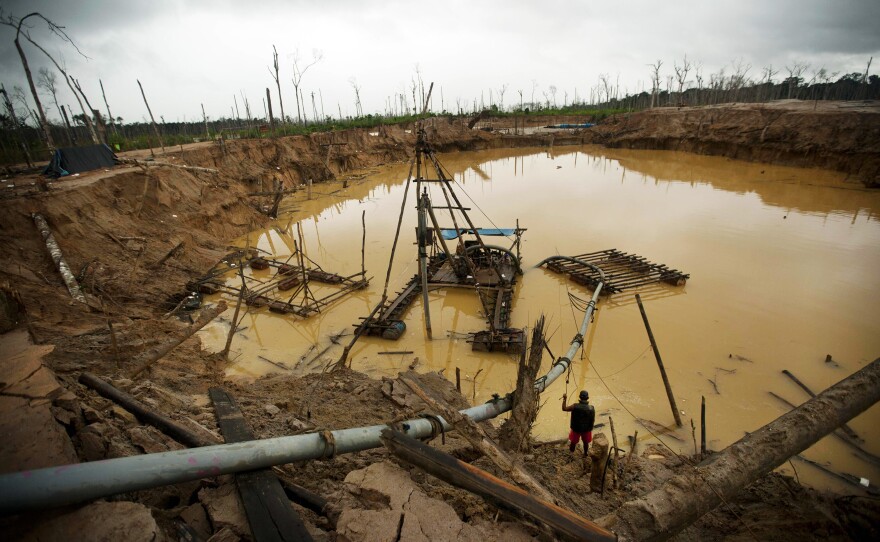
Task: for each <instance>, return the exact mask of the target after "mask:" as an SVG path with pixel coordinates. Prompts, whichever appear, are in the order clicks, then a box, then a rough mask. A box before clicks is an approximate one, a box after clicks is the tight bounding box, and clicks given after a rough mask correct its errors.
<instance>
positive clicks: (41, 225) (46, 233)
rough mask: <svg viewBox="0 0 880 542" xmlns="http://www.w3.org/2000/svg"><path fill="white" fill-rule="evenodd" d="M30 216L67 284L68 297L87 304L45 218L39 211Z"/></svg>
mask: <svg viewBox="0 0 880 542" xmlns="http://www.w3.org/2000/svg"><path fill="white" fill-rule="evenodd" d="M31 217H32V218H33V219H34V224H36V226H37V229H38V230H40V235H42V236H43V242H44V243H45V244H46V249H47V250H48V251H49V255H50V256H51V257H52V261H53V262H54V263H55V268H56V269H58V273H59V274H60V275H61V278H62V279H64V284H66V285H67V291H68V292H70V297H72V298H74V299H76V300H77V301H79V302H80V303H84V304H88V302H87V301H86V296H85V295H83V293H82V290H81V289H80V287H79V283H78V282H77V281H76V277H75V276H73V272H71V270H70V266H69V265H67V260H65V259H64V254H63V253H62V252H61V247H59V246H58V243H57V242H56V241H55V236H54V235H52V230H50V229H49V224H48V223H47V222H46V219H45V218H43V215H41V214H39V213H34V214H33V215H31Z"/></svg>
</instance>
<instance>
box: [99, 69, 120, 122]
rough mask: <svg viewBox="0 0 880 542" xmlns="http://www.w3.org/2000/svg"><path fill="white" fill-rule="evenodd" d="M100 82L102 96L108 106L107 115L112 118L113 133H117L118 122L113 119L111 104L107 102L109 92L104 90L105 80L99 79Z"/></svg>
mask: <svg viewBox="0 0 880 542" xmlns="http://www.w3.org/2000/svg"><path fill="white" fill-rule="evenodd" d="M98 84H99V85H101V96H102V97H103V98H104V106H106V107H107V117H108V118H109V119H110V127H111V128H112V129H113V133H114V134H115V133H116V122H114V120H113V113H111V112H110V104H109V103H107V93H106V92H104V82H103V81H101V80H100V79H98Z"/></svg>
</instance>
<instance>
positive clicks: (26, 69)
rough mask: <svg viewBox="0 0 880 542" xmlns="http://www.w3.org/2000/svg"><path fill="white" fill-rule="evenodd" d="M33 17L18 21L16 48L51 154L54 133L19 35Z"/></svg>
mask: <svg viewBox="0 0 880 542" xmlns="http://www.w3.org/2000/svg"><path fill="white" fill-rule="evenodd" d="M31 15H36V14H35V13H31V14H30V15H26V16H25V17H23V18H22V19H21V20H20V21H18V30H17V31H16V33H15V48H16V49H17V50H18V56H20V57H21V65H22V66H23V67H24V74H25V75H26V76H27V81H28V86H29V87H30V89H31V95H32V96H33V98H34V103H36V104H37V112H38V113H39V115H40V128H41V129H42V130H43V138H44V139H45V140H46V144H47V145H48V146H49V151H50V152H51V151H54V150H55V141H53V140H52V133H51V132H50V131H49V121H48V120H46V113H45V112H44V111H43V104H42V103H40V95H39V94H37V87H36V86H34V78H33V76H32V75H31V68H30V66H28V61H27V57H26V56H24V49H22V48H21V43H20V42H19V41H18V37H19V34H20V33H21V24H22V23H23V22H24V20H25V19H27V18H28V17H30V16H31Z"/></svg>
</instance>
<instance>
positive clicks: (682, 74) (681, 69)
mask: <svg viewBox="0 0 880 542" xmlns="http://www.w3.org/2000/svg"><path fill="white" fill-rule="evenodd" d="M672 69H673V70H674V71H675V79H676V80H677V81H678V99H679V101H681V98H682V94H681V93H682V92H683V91H684V86H685V84H687V76H688V73H689V72H690V71H691V63H690V61H689V60H688V57H687V55H684V60H682V61H681V66H679V65H678V63H677V62H674V61H673V63H672Z"/></svg>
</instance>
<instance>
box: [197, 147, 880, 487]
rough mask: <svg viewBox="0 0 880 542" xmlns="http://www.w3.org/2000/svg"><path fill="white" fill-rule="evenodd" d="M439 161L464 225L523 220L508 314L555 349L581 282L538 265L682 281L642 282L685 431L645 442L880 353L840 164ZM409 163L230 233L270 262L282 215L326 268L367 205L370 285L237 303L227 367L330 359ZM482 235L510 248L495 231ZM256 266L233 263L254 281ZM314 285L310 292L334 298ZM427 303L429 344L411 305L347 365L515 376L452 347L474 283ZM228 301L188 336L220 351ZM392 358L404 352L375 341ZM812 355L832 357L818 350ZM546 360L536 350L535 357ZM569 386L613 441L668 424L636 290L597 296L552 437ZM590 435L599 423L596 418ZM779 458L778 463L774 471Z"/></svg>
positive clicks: (879, 224)
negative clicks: (278, 309)
mask: <svg viewBox="0 0 880 542" xmlns="http://www.w3.org/2000/svg"><path fill="white" fill-rule="evenodd" d="M440 159H441V161H442V163H443V164H444V166H445V167H446V168H447V169H448V170H449V171H450V172H451V173H452V174H454V176H455V179H456V180H457V182H458V183H459V186H458V188H457V190H458V191H459V195H460V197H461V198H462V199H463V200H464V201H463V202H464V204H465V205H467V206H469V207H471V208H472V211H471V216H472V218H473V220H474V221H475V222H476V223H477V224H478V225H481V226H485V227H492V223H494V224H495V225H496V226H498V227H513V226H515V225H516V220H517V219H518V220H519V221H520V225H521V226H522V227H524V228H527V229H528V231H527V232H526V233H525V234H524V237H523V243H522V255H523V268H524V269H525V273H524V275H523V276H522V277H521V278H520V282H519V286H518V287H517V290H516V296H515V302H514V307H513V317H512V324H513V325H514V326H518V327H523V326H530V325H531V324H533V322H534V321H535V319H536V318H537V317H538V316H539V315H540V314H544V315H545V316H546V317H547V321H548V324H547V329H548V331H549V333H550V337H551V338H550V341H549V342H550V347H551V349H552V351H553V352H554V354H555V355H557V356H559V355H561V354H562V353H564V351H565V350H566V348H567V346H568V344H569V342H570V341H571V339H572V336H573V335H574V334H575V333H576V329H577V326H578V324H579V323H580V319H581V315H580V313H577V312H576V311H575V310H574V309H573V308H572V305H571V303H570V302H569V294H572V295H575V296H577V297H579V298H581V299H588V298H589V296H590V292H589V291H588V290H586V289H585V288H584V287H582V286H578V285H576V284H573V283H571V282H569V281H567V280H566V279H564V278H563V277H562V276H560V275H556V274H553V273H551V272H549V271H545V270H543V269H536V268H533V266H534V264H536V263H537V262H539V261H540V260H542V259H543V258H545V257H547V256H551V255H555V254H564V255H574V254H581V253H585V252H592V251H596V250H602V249H607V248H617V249H620V250H623V251H626V252H630V253H636V254H639V255H642V256H645V257H647V258H648V259H650V260H652V261H654V262H658V263H663V264H666V265H668V266H670V267H674V268H677V269H680V270H682V271H684V272H686V273H689V274H690V275H691V278H690V280H689V281H688V283H687V284H686V285H685V286H683V287H672V286H665V285H664V286H654V287H650V288H646V289H644V290H641V292H642V298H643V300H644V302H645V308H646V311H647V314H648V317H649V319H650V323H651V327H652V329H653V332H654V335H655V337H656V339H657V343H658V346H659V349H660V353H661V355H662V358H663V361H664V363H665V365H666V369H667V372H668V374H669V377H670V381H671V385H672V389H673V391H674V393H675V396H676V397H677V401H678V406H679V409H680V410H681V413H682V418H683V420H684V422H685V428H684V429H680V430H678V431H675V432H673V433H672V434H670V435H666V436H664V435H660V438H662V440H663V442H665V443H667V444H668V445H669V446H671V447H672V448H674V449H676V450H678V451H683V452H693V450H694V443H693V440H692V435H691V430H690V421H691V420H692V419H693V420H694V422H695V423H696V425H697V441H699V418H700V401H701V397H702V396H705V398H706V403H707V412H708V414H707V426H708V430H707V434H708V436H707V440H708V444H709V447H710V448H711V449H715V450H720V449H722V448H723V447H724V446H727V445H728V444H730V443H731V442H733V441H735V440H737V439H739V438H741V437H742V436H743V435H744V434H745V432H747V431H751V430H754V429H756V428H758V427H760V426H761V425H763V424H766V423H768V422H770V421H772V420H773V419H775V418H776V417H778V416H779V415H781V414H783V413H784V412H785V411H786V410H787V407H785V406H784V405H783V404H782V403H781V402H779V401H778V400H777V399H776V398H774V397H772V396H771V395H770V394H769V393H768V392H771V391H772V392H774V393H776V394H778V395H780V396H782V397H784V398H786V399H787V400H789V401H790V402H792V403H794V404H800V403H801V402H803V401H804V400H805V399H806V398H807V396H806V394H805V392H803V391H802V390H801V389H800V388H798V387H797V386H796V385H795V384H794V383H793V382H791V381H790V380H788V379H787V378H786V377H785V376H784V375H783V374H782V373H781V371H782V370H783V369H788V370H790V371H791V372H792V373H793V374H795V375H796V376H797V377H799V378H800V379H801V380H802V381H803V382H805V383H806V384H807V385H808V386H810V387H811V388H812V389H813V390H814V391H816V392H818V391H820V390H822V389H824V388H826V387H828V386H830V385H832V384H834V383H835V382H837V381H839V380H840V379H842V378H844V377H846V376H847V375H849V374H851V373H853V372H855V371H856V370H858V369H859V368H861V367H863V366H864V365H866V364H867V363H869V362H871V361H872V360H874V359H875V358H877V357H878V355H880V333H878V323H877V322H878V320H877V307H878V306H880V273H878V272H877V270H878V269H880V220H878V212H880V192H877V191H873V192H872V191H868V190H866V189H863V188H861V186H860V185H857V184H854V183H851V182H847V181H846V180H845V179H844V178H843V176H842V175H841V174H838V173H834V172H829V171H824V170H817V169H801V168H790V167H779V166H770V165H765V164H756V163H748V162H740V161H735V160H730V159H725V158H716V157H706V156H697V155H691V154H685V153H676V152H660V151H622V150H621V151H617V150H613V151H612V150H607V149H600V148H597V147H589V146H586V147H562V148H558V149H554V150H551V151H549V152H547V151H546V150H542V149H518V150H493V151H482V152H472V153H455V154H448V155H441V156H440ZM407 171H408V164H396V165H392V166H387V167H384V168H380V169H375V170H371V171H368V172H366V173H367V177H366V178H364V179H359V180H353V181H351V182H350V184H349V186H348V187H347V188H343V187H342V184H341V183H329V184H321V185H315V187H314V189H313V192H314V193H313V199H312V200H309V201H307V200H306V198H305V193H298V194H296V195H294V196H293V197H290V198H288V199H287V200H285V201H284V203H283V205H282V211H285V210H286V213H285V214H284V215H283V218H282V219H280V220H278V221H277V222H275V223H274V225H273V226H274V227H273V228H269V229H267V230H262V231H256V232H252V233H251V234H250V235H249V236H248V238H247V239H245V238H242V239H238V240H236V241H235V244H237V245H240V246H244V245H245V244H246V243H247V244H249V245H250V246H257V247H259V248H260V249H262V250H264V251H267V252H269V253H272V254H274V255H275V257H276V258H284V257H286V256H288V255H290V254H291V251H292V250H293V246H294V240H295V239H296V238H297V228H296V223H297V222H299V223H300V225H301V228H302V234H303V238H304V242H305V252H306V254H307V255H308V257H309V258H311V259H312V260H314V261H315V262H317V263H318V264H320V265H321V266H322V267H323V268H324V269H325V270H326V271H331V272H336V273H339V274H342V275H350V274H353V273H356V272H358V271H359V270H360V268H361V238H362V226H361V216H362V212H365V221H366V245H365V247H366V250H365V255H364V256H365V257H364V260H365V266H366V269H367V274H368V276H370V277H372V281H371V284H370V286H369V288H368V289H366V290H361V291H357V292H355V293H353V294H351V295H349V296H347V297H346V298H344V299H343V300H342V301H340V302H337V303H335V304H334V305H332V306H330V307H328V308H326V309H325V310H324V311H323V312H322V313H321V314H318V315H317V316H313V317H311V318H309V319H301V318H298V317H295V316H278V315H275V314H272V313H269V312H268V310H267V309H265V308H263V309H251V310H250V311H248V312H247V314H246V315H245V316H244V319H243V323H242V327H243V328H244V329H243V330H242V331H240V332H239V333H238V334H237V335H236V339H235V341H234V342H233V346H232V351H233V352H232V356H231V357H234V358H235V361H234V362H233V363H232V364H231V366H230V367H229V369H228V373H229V375H230V376H240V377H246V378H254V377H259V376H261V375H263V374H266V373H269V372H278V371H279V368H278V367H277V365H275V364H273V363H270V362H269V361H267V360H271V361H272V362H275V363H280V364H283V365H285V366H287V367H290V368H291V371H290V372H291V373H294V374H298V373H303V372H311V371H320V370H321V369H322V368H323V367H324V366H326V365H327V364H328V363H330V362H332V361H335V360H336V359H337V358H338V357H339V354H340V353H341V351H342V346H341V345H343V344H346V343H347V342H348V341H349V339H350V335H351V333H352V330H353V329H354V328H353V325H354V324H356V323H358V322H359V318H360V317H364V316H366V315H367V314H369V312H370V310H371V309H372V307H373V305H374V304H375V303H376V302H377V301H378V300H379V299H380V297H381V294H382V289H383V285H384V280H385V273H386V269H387V266H388V258H389V254H390V249H391V243H392V240H393V235H394V231H395V227H396V223H397V217H398V214H399V212H400V208H401V199H402V197H403V190H404V185H405V183H404V180H405V179H406V176H407ZM465 194H466V195H465ZM438 197H440V196H439V195H438ZM409 199H410V201H408V202H407V203H406V206H405V210H406V213H405V217H404V222H403V226H402V228H401V241H400V243H399V246H398V250H397V256H396V259H395V262H394V265H393V267H392V272H391V281H390V286H389V294H393V293H395V292H397V291H399V290H400V289H401V288H402V287H403V285H404V284H405V283H406V282H407V280H408V279H409V278H410V277H412V276H413V275H414V274H415V273H416V272H417V265H416V260H415V258H416V251H415V245H414V243H413V241H414V229H415V218H416V217H415V200H414V199H413V194H412V192H410V195H409ZM484 215H485V216H484ZM487 216H488V217H489V218H490V219H491V223H490V222H489V219H487V218H486V217H487ZM440 221H441V222H444V223H445V222H449V221H448V220H447V221H444V220H443V218H440ZM444 225H445V224H444ZM448 225H449V226H451V224H448ZM501 239H502V240H503V238H501ZM492 242H493V243H495V244H505V245H508V244H509V242H504V243H503V242H502V241H497V238H493V239H492ZM270 271H271V269H270V270H269V271H253V272H251V271H249V273H252V275H253V277H255V278H257V279H260V280H266V279H268V278H269V277H270V276H271V273H270ZM236 280H237V279H236ZM230 283H232V282H230ZM313 286H314V288H313V293H314V294H315V295H316V297H321V296H322V295H326V293H329V292H332V291H333V289H332V288H331V287H326V286H324V287H320V286H318V285H314V283H313ZM430 308H431V318H432V324H433V340H430V341H429V340H428V339H427V335H426V333H425V328H424V320H423V316H422V305H421V300H420V299H419V300H417V301H416V302H415V303H414V304H413V306H412V309H411V310H410V311H409V313H408V314H407V317H406V325H407V331H406V333H405V334H404V336H403V337H402V338H401V339H400V340H398V341H386V340H382V339H380V338H372V337H370V338H363V339H361V340H360V341H359V342H358V343H357V345H356V346H355V347H354V348H353V350H352V355H351V358H352V360H353V361H352V366H353V368H354V369H355V370H358V371H362V372H365V373H367V374H369V375H371V376H374V377H377V378H378V377H381V376H393V375H396V373H397V372H398V371H400V370H405V369H406V367H407V366H409V365H410V364H412V363H413V362H414V360H417V361H416V365H417V369H418V370H420V371H441V370H442V371H444V373H443V374H445V375H446V376H447V377H448V378H450V379H453V380H454V374H455V368H456V367H459V368H461V371H462V388H463V392H464V393H465V395H468V396H470V397H471V398H472V399H473V402H474V403H475V404H476V403H479V402H483V401H486V400H488V399H490V398H491V396H492V394H493V393H500V394H504V393H507V392H508V391H510V390H511V389H513V387H514V385H515V381H516V367H517V364H516V361H515V359H514V358H513V357H511V356H508V355H505V354H495V353H493V354H486V353H478V352H472V351H471V349H470V345H469V344H468V343H467V342H466V337H465V335H466V334H467V333H468V332H472V331H478V330H482V329H484V328H485V323H484V321H483V319H482V318H481V317H480V314H479V310H480V305H479V301H478V299H477V297H476V295H475V294H474V293H473V292H469V291H461V290H458V291H454V290H443V291H438V292H432V293H431V295H430ZM231 312H232V311H231V310H230V311H228V313H227V314H226V315H224V317H225V320H224V321H219V322H215V323H213V324H211V325H210V326H209V327H208V328H206V330H205V331H204V332H202V338H203V341H204V342H205V343H206V345H207V347H208V348H210V349H216V350H220V349H222V347H223V344H224V343H225V337H226V334H227V332H228V329H229V318H230V316H231ZM340 332H344V333H345V334H346V336H345V337H342V338H341V339H339V341H338V342H339V343H340V345H335V344H333V343H332V342H331V341H330V338H331V336H333V335H334V334H337V333H340ZM328 347H329V349H327V348H328ZM325 349H326V350H325ZM408 351H411V352H412V353H411V354H408V353H395V354H388V353H384V352H408ZM319 354H320V355H319ZM827 354H830V355H831V356H832V359H833V362H832V363H826V362H825V358H826V355H827ZM548 357H549V356H545V358H548ZM550 362H551V360H550V359H545V361H544V365H545V370H546V368H548V367H549V365H550ZM542 374H543V373H542ZM584 388H585V389H588V390H589V392H590V396H591V400H592V403H593V404H594V405H595V406H596V409H597V412H598V413H599V419H598V420H597V421H598V422H606V423H607V419H608V416H612V417H613V418H614V421H615V427H616V430H617V433H618V439H619V440H620V441H621V447H623V448H625V449H628V445H626V444H625V440H626V435H632V434H633V432H634V431H635V430H636V429H638V431H639V440H640V442H643V443H644V442H655V438H654V437H653V436H652V435H651V434H650V433H649V431H648V430H647V429H646V428H645V427H643V426H642V425H640V424H638V423H637V422H636V421H635V418H645V419H650V420H654V421H656V422H658V423H659V424H662V425H665V426H669V427H673V423H674V422H673V418H672V413H671V410H670V407H669V404H668V402H667V399H666V395H665V392H664V388H663V385H662V382H661V380H660V376H659V371H658V369H657V365H656V363H655V360H654V356H653V353H652V351H651V349H650V344H649V341H648V337H647V334H646V332H645V328H644V325H643V323H642V319H641V316H640V314H639V310H638V307H637V305H636V304H635V300H634V296H633V293H630V292H624V293H621V294H615V295H614V296H612V297H611V298H607V299H604V300H603V301H601V302H600V304H599V310H598V313H597V315H596V317H595V321H594V323H593V324H592V325H591V328H590V332H589V337H588V343H587V346H586V349H585V350H584V352H583V354H582V355H581V354H579V355H578V356H577V358H576V360H575V364H574V368H573V370H572V371H571V373H570V375H569V381H568V383H566V382H565V379H564V378H562V379H560V380H558V381H557V382H556V383H554V384H553V385H552V386H551V388H550V389H549V390H548V391H547V392H546V393H545V394H544V395H543V396H542V400H543V401H545V403H544V406H543V407H542V409H541V412H540V414H539V417H538V423H537V425H536V427H535V435H536V436H537V437H538V438H540V439H552V438H560V437H564V436H566V435H567V427H568V423H567V415H566V414H564V413H563V412H561V409H560V401H561V396H562V394H563V393H564V392H565V391H568V393H569V395H570V396H572V395H576V394H577V391H578V390H580V389H584ZM317 408H320V407H319V406H318V407H317ZM850 425H851V426H852V427H853V428H854V429H855V430H856V432H858V434H859V435H860V436H861V437H862V438H863V439H865V445H864V446H865V448H866V449H867V450H869V451H870V452H872V453H874V454H878V455H880V407H877V406H875V407H873V408H872V409H870V410H869V411H867V412H866V413H865V414H863V415H862V416H860V417H859V418H857V419H855V420H854V421H853V422H851V424H850ZM599 431H605V432H606V434H608V427H607V426H606V427H605V428H603V429H600V430H599ZM609 436H610V434H609ZM804 456H805V457H807V458H809V459H812V460H814V461H818V462H820V463H822V464H824V465H826V466H828V467H829V468H831V469H833V470H835V471H839V472H846V473H850V474H853V475H855V476H859V477H864V478H867V479H870V480H871V482H872V483H875V484H876V483H877V482H880V468H878V467H876V466H872V465H870V464H868V463H866V462H864V461H862V460H860V459H859V458H857V457H855V456H854V455H853V453H852V451H851V450H850V449H849V448H848V447H847V446H845V445H843V444H842V443H840V442H839V441H838V440H837V439H835V438H833V437H828V438H825V439H823V440H822V441H821V442H819V443H818V444H817V445H815V446H813V447H812V448H810V449H809V450H808V451H806V452H805V453H804ZM793 466H794V468H795V469H796V470H797V474H798V476H799V478H800V480H801V481H802V482H805V483H808V484H810V485H813V486H816V487H824V488H831V489H834V490H837V491H841V492H848V493H849V492H857V491H858V490H857V489H855V488H854V487H853V486H849V485H847V484H844V483H841V482H840V481H839V480H836V479H834V478H832V477H830V476H829V475H827V474H825V473H822V472H820V471H819V470H817V469H816V468H815V467H813V466H810V465H807V464H805V463H803V462H798V461H795V462H794V463H793ZM782 470H783V471H785V472H788V473H790V474H791V473H792V467H791V466H788V465H787V466H784V467H782Z"/></svg>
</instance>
